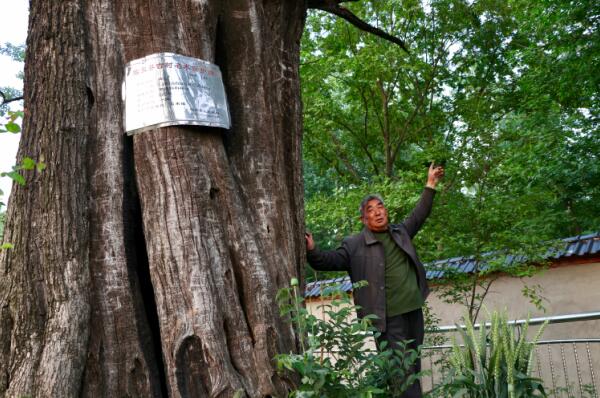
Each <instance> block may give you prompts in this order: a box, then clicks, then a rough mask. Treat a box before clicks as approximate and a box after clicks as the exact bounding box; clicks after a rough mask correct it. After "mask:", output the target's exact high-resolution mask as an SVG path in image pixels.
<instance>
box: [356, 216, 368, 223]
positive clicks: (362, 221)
mask: <svg viewBox="0 0 600 398" xmlns="http://www.w3.org/2000/svg"><path fill="white" fill-rule="evenodd" d="M358 219H359V220H360V222H361V223H363V224H364V225H367V222H366V221H365V218H364V217H363V216H362V215H360V216H358Z"/></svg>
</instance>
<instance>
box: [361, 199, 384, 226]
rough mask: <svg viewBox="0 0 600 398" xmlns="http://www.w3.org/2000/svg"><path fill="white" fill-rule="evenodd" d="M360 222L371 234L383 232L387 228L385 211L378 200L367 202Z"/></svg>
mask: <svg viewBox="0 0 600 398" xmlns="http://www.w3.org/2000/svg"><path fill="white" fill-rule="evenodd" d="M361 220H362V222H363V224H365V225H366V227H367V228H369V229H370V230H371V231H373V232H384V231H386V230H387V227H388V214H387V210H386V208H385V206H384V205H383V203H381V201H379V200H378V199H371V200H369V201H368V202H367V205H366V206H365V208H364V210H363V215H362V218H361Z"/></svg>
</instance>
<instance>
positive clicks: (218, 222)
mask: <svg viewBox="0 0 600 398" xmlns="http://www.w3.org/2000/svg"><path fill="white" fill-rule="evenodd" d="M305 7H306V6H305V3H304V2H303V1H293V0H289V1H258V0H220V1H219V0H203V1H198V0H173V1H171V2H163V1H155V0H132V1H122V2H113V1H108V0H63V1H61V2H48V1H41V0H34V1H32V2H31V6H30V28H29V38H28V48H27V59H26V70H25V107H26V109H27V111H26V116H25V120H24V126H23V127H24V130H23V137H22V142H21V146H20V149H19V155H18V156H19V157H22V156H30V157H34V158H38V159H41V158H43V159H44V161H45V163H46V164H47V169H46V170H44V171H42V172H34V171H32V172H28V174H27V176H26V177H27V178H28V183H27V185H26V186H24V187H20V186H15V189H14V191H13V194H12V195H11V199H10V204H9V208H8V217H7V223H6V233H5V241H6V242H10V243H12V244H13V245H14V249H11V250H7V251H3V252H2V255H1V257H0V278H1V279H0V396H1V397H14V396H22V395H30V396H34V397H72V396H89V397H101V396H103V397H120V396H124V397H125V396H129V397H150V396H156V397H158V396H167V395H168V396H172V397H180V396H181V397H203V396H211V397H220V396H223V397H229V396H232V395H233V394H234V393H235V392H236V391H240V390H241V391H243V392H244V393H245V394H246V395H247V396H251V397H260V396H284V395H285V392H286V390H287V389H288V388H289V381H287V380H285V379H284V378H282V377H281V376H279V375H278V374H277V373H276V372H275V369H274V364H273V360H272V358H273V356H274V355H275V354H276V353H278V352H287V351H290V350H293V349H294V348H295V336H294V332H293V330H292V329H291V327H290V326H289V325H288V324H286V323H285V322H283V321H282V320H281V319H280V317H279V313H278V310H277V305H276V302H275V294H276V292H277V290H278V289H279V288H281V287H283V286H285V285H286V284H287V282H288V281H289V279H290V277H293V276H297V275H299V273H300V269H301V267H302V264H303V260H302V259H303V254H304V253H303V250H304V249H303V247H304V246H303V238H302V233H303V211H302V194H303V189H302V177H301V107H300V98H299V78H298V62H299V40H300V35H301V31H302V27H303V22H304V14H305ZM155 52H175V53H179V54H183V55H188V56H192V57H197V58H201V59H205V60H208V61H210V62H214V63H217V64H218V65H219V66H220V67H221V70H222V72H223V77H224V82H225V87H226V91H227V95H228V99H229V105H230V110H231V114H232V128H231V129H230V130H229V131H224V130H219V129H213V128H204V127H169V128H161V129H156V130H152V131H149V132H146V133H142V134H138V135H136V136H134V137H133V138H131V137H126V136H125V135H124V133H123V125H122V112H123V106H122V102H121V91H120V87H121V83H122V78H123V72H124V65H125V64H126V63H127V62H128V61H130V60H132V59H135V58H139V57H142V56H145V55H149V54H151V53H155Z"/></svg>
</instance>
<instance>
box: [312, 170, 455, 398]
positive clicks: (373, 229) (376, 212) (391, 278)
mask: <svg viewBox="0 0 600 398" xmlns="http://www.w3.org/2000/svg"><path fill="white" fill-rule="evenodd" d="M443 176H444V168H443V167H442V166H434V165H433V164H431V166H430V167H429V173H428V176H427V184H426V186H425V189H424V190H423V193H422V195H421V199H420V200H419V202H418V203H417V205H416V206H415V208H414V210H413V212H412V213H411V214H410V215H409V216H408V217H407V218H406V220H404V222H402V223H401V224H389V223H388V213H387V210H386V208H385V205H384V203H383V200H382V199H381V198H380V197H379V196H377V195H368V196H366V197H365V198H364V199H363V200H362V202H361V204H360V219H361V221H362V223H363V224H364V226H365V227H364V228H363V230H362V232H360V233H359V234H357V235H353V236H349V237H347V238H345V239H344V240H343V242H342V245H341V246H340V247H339V248H337V249H336V250H331V251H321V250H319V249H318V248H317V247H316V245H315V242H314V240H313V237H312V235H311V234H306V249H307V258H308V262H309V264H310V265H311V266H312V267H313V268H314V269H316V270H319V271H347V272H348V273H349V274H350V279H351V280H352V282H358V281H361V280H366V281H367V282H368V285H367V286H366V287H363V288H361V289H357V290H356V291H355V292H354V302H355V303H356V305H358V306H360V307H361V308H360V309H359V313H358V316H359V317H363V316H365V315H368V314H375V315H377V317H378V319H376V320H375V321H374V325H375V327H377V329H379V331H381V336H380V337H379V342H380V343H381V342H383V341H387V342H388V347H393V345H394V344H395V343H396V342H399V341H405V340H412V343H411V344H410V345H409V346H410V347H411V348H416V347H418V346H419V345H421V344H422V343H423V336H424V333H425V332H424V322H423V311H422V306H423V304H424V302H425V299H426V298H427V295H428V294H429V288H428V286H427V281H426V279H425V269H424V268H423V264H421V262H420V261H419V258H418V256H417V252H416V251H415V248H414V246H413V244H412V241H411V239H412V238H413V237H414V236H415V235H416V234H417V232H419V229H421V226H422V225H423V223H424V222H425V220H426V219H427V216H429V213H430V211H431V207H432V204H433V197H434V195H435V187H436V185H437V183H438V182H439V180H440V179H441V178H442V177H443ZM420 368H421V366H420V361H419V362H418V363H417V364H416V366H415V370H416V371H417V372H418V371H420ZM421 396H422V393H421V385H420V383H419V382H418V381H417V382H415V383H414V384H413V385H411V386H410V388H409V389H408V391H406V392H405V393H404V394H403V397H421Z"/></svg>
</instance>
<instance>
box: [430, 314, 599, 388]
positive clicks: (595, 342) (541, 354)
mask: <svg viewBox="0 0 600 398" xmlns="http://www.w3.org/2000/svg"><path fill="white" fill-rule="evenodd" d="M598 320H600V312H587V313H580V314H568V315H559V316H549V317H540V318H532V319H530V320H529V325H530V326H533V325H541V324H542V323H544V322H546V321H547V322H548V324H549V327H550V325H556V324H573V325H571V326H572V327H573V328H575V327H576V325H574V323H577V324H578V325H579V323H580V322H585V321H587V322H590V321H598ZM526 322H527V320H526V319H520V320H515V321H511V322H509V324H513V325H517V326H519V325H522V324H524V323H526ZM483 326H485V327H489V326H490V324H489V323H486V324H483ZM459 327H462V325H461V326H458V327H457V326H444V327H440V328H437V329H436V330H435V331H432V332H434V333H444V334H447V333H453V332H457V331H458V328H459ZM481 327H482V325H481V324H476V325H475V328H476V329H479V328H481ZM547 330H548V329H547ZM569 330H575V329H570V328H569ZM595 330H596V332H594V334H596V336H592V337H589V338H566V339H554V340H541V341H538V342H537V345H536V348H535V366H534V369H533V375H535V376H537V377H539V378H540V379H542V380H543V381H544V385H545V386H546V388H547V392H549V395H550V396H551V397H557V398H558V397H560V398H563V397H567V398H575V397H590V398H592V397H593V398H598V396H599V393H598V391H599V388H598V380H597V379H598V375H597V369H600V338H599V337H600V323H599V324H598V325H597V327H596V329H595ZM573 334H575V333H573ZM451 347H452V346H451V345H436V346H424V347H423V358H422V364H423V368H424V369H429V370H431V373H430V376H429V377H428V378H424V380H422V381H423V384H424V388H425V389H426V390H427V389H429V388H432V387H433V386H435V385H436V383H438V382H439V381H440V379H441V367H442V363H443V359H444V357H445V355H446V354H448V353H449V351H450V349H451Z"/></svg>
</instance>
